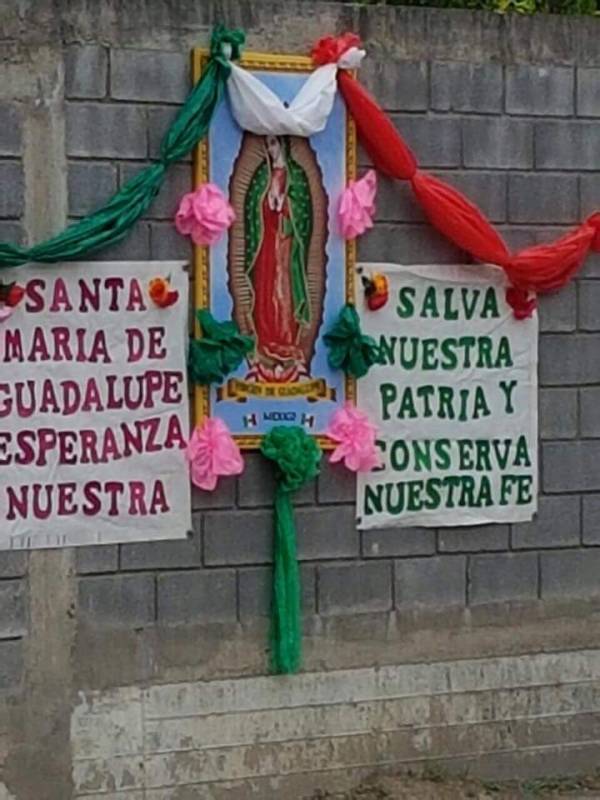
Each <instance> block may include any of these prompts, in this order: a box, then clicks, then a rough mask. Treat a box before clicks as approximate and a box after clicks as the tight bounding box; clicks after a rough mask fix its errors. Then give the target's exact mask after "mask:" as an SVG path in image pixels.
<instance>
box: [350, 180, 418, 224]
mask: <svg viewBox="0 0 600 800" xmlns="http://www.w3.org/2000/svg"><path fill="white" fill-rule="evenodd" d="M362 172H363V171H362V170H359V174H362ZM375 222H425V215H424V214H423V212H422V211H421V208H420V206H419V204H418V203H417V201H416V200H415V195H414V192H413V190H412V189H411V187H410V185H409V183H408V182H407V181H397V180H393V179H392V178H386V177H385V176H380V175H377V202H376V208H375Z"/></svg>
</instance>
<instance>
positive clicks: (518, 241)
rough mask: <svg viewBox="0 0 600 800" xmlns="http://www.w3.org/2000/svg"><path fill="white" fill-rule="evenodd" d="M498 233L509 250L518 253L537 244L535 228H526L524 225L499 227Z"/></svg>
mask: <svg viewBox="0 0 600 800" xmlns="http://www.w3.org/2000/svg"><path fill="white" fill-rule="evenodd" d="M498 231H499V233H500V235H501V236H502V238H503V239H504V241H505V242H506V244H507V245H508V248H509V250H511V251H512V252H514V253H517V252H518V251H519V250H524V249H525V248H526V247H530V246H531V245H533V244H537V237H536V230H535V228H531V227H525V226H524V225H499V226H498Z"/></svg>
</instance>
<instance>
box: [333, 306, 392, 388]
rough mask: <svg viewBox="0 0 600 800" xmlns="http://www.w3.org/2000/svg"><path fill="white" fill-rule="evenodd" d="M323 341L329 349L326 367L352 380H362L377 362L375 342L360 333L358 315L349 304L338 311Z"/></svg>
mask: <svg viewBox="0 0 600 800" xmlns="http://www.w3.org/2000/svg"><path fill="white" fill-rule="evenodd" d="M323 341H324V342H325V344H326V345H327V347H328V348H329V354H328V356H327V360H328V362H329V366H330V367H331V368H332V369H341V370H343V371H344V372H345V373H346V375H350V376H351V377H353V378H362V377H363V376H364V375H366V374H367V372H368V371H369V369H370V368H371V367H372V366H373V364H377V363H378V362H379V359H380V354H379V348H378V347H377V344H376V342H375V339H373V337H372V336H366V335H365V334H364V333H363V332H362V329H361V327H360V320H359V318H358V313H357V311H356V309H355V308H354V306H353V305H351V304H350V303H347V304H346V305H345V306H343V307H342V310H341V311H340V313H339V316H338V318H337V320H336V321H335V322H334V323H333V325H332V326H331V328H330V329H329V331H328V332H327V333H326V334H325V336H324V337H323Z"/></svg>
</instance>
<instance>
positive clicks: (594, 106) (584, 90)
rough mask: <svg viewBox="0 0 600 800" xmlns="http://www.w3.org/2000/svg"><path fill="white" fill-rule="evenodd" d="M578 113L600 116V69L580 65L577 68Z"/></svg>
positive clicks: (583, 115)
mask: <svg viewBox="0 0 600 800" xmlns="http://www.w3.org/2000/svg"><path fill="white" fill-rule="evenodd" d="M577 114H578V116H580V117H600V69H598V68H596V69H593V68H589V69H586V68H584V67H580V68H579V69H578V70H577Z"/></svg>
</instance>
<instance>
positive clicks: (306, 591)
mask: <svg viewBox="0 0 600 800" xmlns="http://www.w3.org/2000/svg"><path fill="white" fill-rule="evenodd" d="M300 581H301V584H302V612H303V614H305V615H306V616H310V615H312V614H316V611H317V604H316V602H317V601H316V587H315V582H316V570H315V568H314V567H313V566H310V565H308V564H304V565H303V566H302V567H300ZM238 594H239V614H240V621H241V622H246V621H248V620H250V619H253V618H256V617H268V616H269V615H270V613H271V597H272V594H273V570H272V569H271V568H269V567H244V568H243V569H240V570H238Z"/></svg>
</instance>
